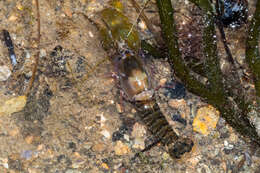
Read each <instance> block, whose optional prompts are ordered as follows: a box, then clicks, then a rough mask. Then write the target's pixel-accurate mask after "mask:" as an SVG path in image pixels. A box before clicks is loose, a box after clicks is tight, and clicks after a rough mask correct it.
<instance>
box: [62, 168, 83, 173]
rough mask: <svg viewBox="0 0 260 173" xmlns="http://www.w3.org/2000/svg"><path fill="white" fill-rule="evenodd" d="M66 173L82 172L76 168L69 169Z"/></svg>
mask: <svg viewBox="0 0 260 173" xmlns="http://www.w3.org/2000/svg"><path fill="white" fill-rule="evenodd" d="M65 173H81V172H80V171H77V170H74V169H68V170H67V171H66V172H65Z"/></svg>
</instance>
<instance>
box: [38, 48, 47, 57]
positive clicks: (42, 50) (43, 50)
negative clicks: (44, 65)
mask: <svg viewBox="0 0 260 173" xmlns="http://www.w3.org/2000/svg"><path fill="white" fill-rule="evenodd" d="M46 55H47V53H46V50H45V49H41V50H40V57H45V56H46Z"/></svg>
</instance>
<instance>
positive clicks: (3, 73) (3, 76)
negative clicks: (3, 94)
mask: <svg viewBox="0 0 260 173" xmlns="http://www.w3.org/2000/svg"><path fill="white" fill-rule="evenodd" d="M10 76H11V71H10V69H9V68H8V67H7V66H0V82H1V81H6V80H7V79H8V78H9V77H10Z"/></svg>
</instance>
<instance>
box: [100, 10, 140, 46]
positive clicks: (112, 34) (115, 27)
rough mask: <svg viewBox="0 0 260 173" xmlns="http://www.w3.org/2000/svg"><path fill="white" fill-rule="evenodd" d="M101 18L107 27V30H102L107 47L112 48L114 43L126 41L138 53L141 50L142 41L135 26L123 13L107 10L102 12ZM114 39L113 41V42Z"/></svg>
mask: <svg viewBox="0 0 260 173" xmlns="http://www.w3.org/2000/svg"><path fill="white" fill-rule="evenodd" d="M100 17H101V18H102V20H103V22H104V23H105V25H106V27H107V28H106V29H105V28H104V29H103V30H101V34H102V36H103V40H105V42H104V43H105V44H107V45H105V47H109V46H111V44H113V42H121V41H124V42H126V43H127V45H128V47H129V48H130V49H132V50H135V51H138V49H140V39H139V35H138V33H137V31H136V30H135V28H134V27H133V24H131V23H130V22H129V19H128V18H127V17H126V16H125V15H123V14H122V12H120V11H118V10H116V9H113V8H107V9H104V10H102V11H101V12H100ZM111 39H113V40H111Z"/></svg>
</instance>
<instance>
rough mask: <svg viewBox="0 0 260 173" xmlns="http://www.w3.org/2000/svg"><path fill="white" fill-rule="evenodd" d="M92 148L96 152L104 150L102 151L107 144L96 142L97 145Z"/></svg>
mask: <svg viewBox="0 0 260 173" xmlns="http://www.w3.org/2000/svg"><path fill="white" fill-rule="evenodd" d="M92 150H93V151H95V152H102V151H104V150H105V144H103V143H98V144H96V145H94V146H93V147H92Z"/></svg>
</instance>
